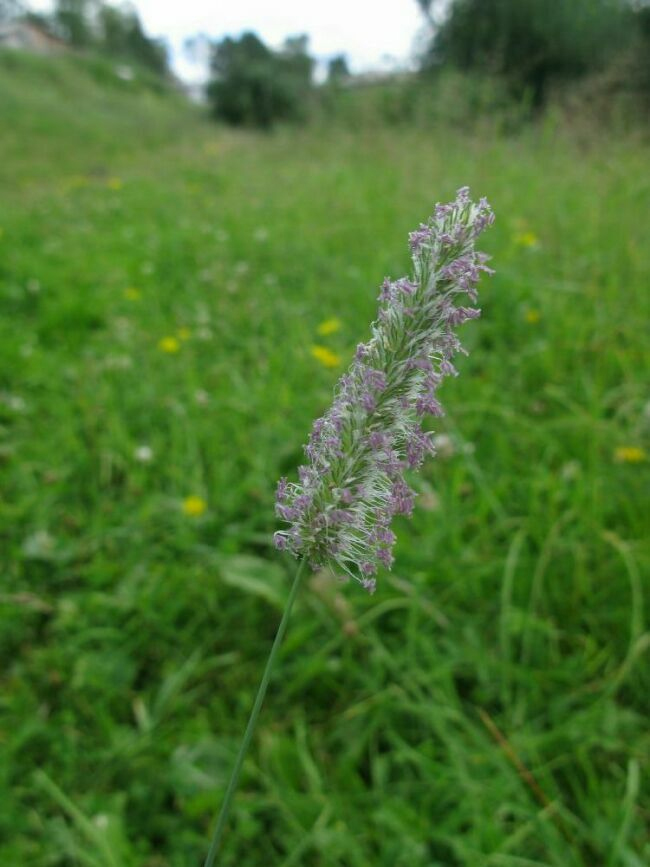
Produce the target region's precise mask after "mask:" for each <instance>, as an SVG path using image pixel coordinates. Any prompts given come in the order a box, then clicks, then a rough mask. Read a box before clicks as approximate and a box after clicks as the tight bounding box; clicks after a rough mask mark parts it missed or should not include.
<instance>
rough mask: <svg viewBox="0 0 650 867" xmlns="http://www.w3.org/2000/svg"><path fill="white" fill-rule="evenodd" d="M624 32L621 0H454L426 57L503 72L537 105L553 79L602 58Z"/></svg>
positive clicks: (564, 77) (432, 63)
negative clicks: (565, 0) (561, 0)
mask: <svg viewBox="0 0 650 867" xmlns="http://www.w3.org/2000/svg"><path fill="white" fill-rule="evenodd" d="M420 5H421V6H423V7H426V8H429V7H430V5H431V4H430V3H428V2H427V0H421V2H420ZM626 32H627V16H626V15H625V3H624V2H622V0H570V2H558V0H454V2H452V4H451V6H450V8H449V10H448V14H447V17H446V18H445V19H444V21H442V23H441V25H440V26H439V27H438V29H437V31H436V33H435V35H434V38H433V43H432V46H431V50H430V52H429V54H428V57H427V61H426V65H427V66H428V68H436V67H438V66H440V65H441V64H444V63H451V64H452V65H454V66H456V67H459V68H460V69H467V70H469V69H475V70H483V71H488V72H490V73H493V74H496V75H502V76H504V77H505V78H506V79H507V80H508V82H509V84H510V86H511V88H512V90H513V91H514V92H515V93H516V95H518V96H521V95H524V94H528V95H529V97H530V99H531V101H532V103H533V105H535V106H539V105H541V104H542V103H543V102H544V100H545V98H546V96H547V93H548V88H549V85H550V84H551V83H552V82H553V81H561V80H567V79H572V78H576V77H578V76H580V75H582V74H583V73H585V72H588V71H589V70H591V69H593V68H595V67H597V66H598V65H602V64H604V63H605V62H606V61H607V59H608V58H609V57H610V56H611V55H612V54H613V53H614V52H615V51H617V50H618V49H619V48H620V45H621V43H622V42H623V41H624V40H625V34H626Z"/></svg>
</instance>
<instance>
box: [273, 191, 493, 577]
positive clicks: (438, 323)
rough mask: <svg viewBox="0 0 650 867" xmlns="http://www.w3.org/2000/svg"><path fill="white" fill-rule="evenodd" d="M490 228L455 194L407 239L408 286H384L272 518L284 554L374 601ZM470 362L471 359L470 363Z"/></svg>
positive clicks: (486, 218)
mask: <svg viewBox="0 0 650 867" xmlns="http://www.w3.org/2000/svg"><path fill="white" fill-rule="evenodd" d="M493 222H494V214H493V213H492V209H491V207H490V205H489V204H488V202H487V200H486V199H480V201H479V203H478V204H475V203H474V202H472V200H471V198H470V193H469V189H468V188H467V187H462V188H461V189H460V190H459V191H458V193H457V195H456V199H455V201H453V202H450V203H449V204H445V205H441V204H438V205H436V206H435V208H434V213H433V216H432V217H431V218H430V219H429V221H428V222H427V223H422V224H421V225H420V226H419V228H418V229H416V230H415V231H414V232H411V234H410V235H409V246H410V249H411V254H412V259H413V274H412V276H410V277H408V278H407V277H402V278H401V279H400V280H397V281H394V282H393V281H391V280H390V279H389V278H386V279H385V280H384V282H383V284H382V287H381V291H380V295H379V301H380V305H379V312H378V315H377V320H376V321H375V322H374V323H373V325H372V336H371V338H370V340H368V341H367V342H366V343H360V344H359V345H358V347H357V351H356V354H355V357H354V361H353V362H352V365H351V367H350V369H349V370H348V372H347V373H346V374H344V375H343V376H342V377H341V379H340V380H339V383H338V386H337V389H336V392H335V396H334V402H333V404H332V406H331V408H330V409H329V410H328V412H327V413H326V414H325V415H324V416H323V417H322V418H320V419H318V420H317V421H316V422H315V423H314V425H313V427H312V431H311V434H310V437H309V442H308V444H307V446H306V447H305V452H306V454H307V458H308V463H307V465H306V466H302V467H299V468H298V477H299V480H300V481H299V482H298V483H292V482H287V480H286V479H281V480H280V482H279V483H278V490H277V499H276V513H277V515H278V516H279V517H280V518H281V519H282V520H284V521H286V522H287V523H288V524H289V527H288V529H286V530H280V531H279V532H277V533H276V534H275V536H274V541H275V545H276V547H277V548H278V549H280V550H287V551H290V552H291V553H292V554H293V555H294V556H296V557H306V558H307V559H308V561H309V562H310V563H311V564H312V565H313V566H325V565H327V566H330V567H331V568H333V569H334V570H335V571H339V572H343V573H345V575H349V576H352V577H354V578H356V579H357V581H359V583H360V584H361V586H362V587H364V588H365V589H366V590H368V591H369V592H370V593H373V592H374V590H375V586H376V579H375V577H374V576H375V575H376V573H377V571H378V569H379V567H380V566H383V567H385V568H388V569H389V568H390V567H391V565H392V562H393V554H392V548H393V545H394V543H395V534H394V533H393V531H392V530H391V529H390V523H391V521H392V519H393V517H394V516H395V515H407V516H408V515H411V513H412V511H413V506H414V500H415V493H414V491H413V490H412V489H411V487H410V486H409V484H408V483H407V481H406V479H405V478H404V471H405V470H407V469H410V470H417V469H419V468H420V466H421V465H422V463H423V462H424V460H425V458H426V457H427V456H428V455H433V454H434V447H433V443H432V439H431V435H430V434H429V433H427V432H425V431H423V430H422V428H421V427H420V421H421V418H422V416H424V415H433V416H442V415H444V410H443V408H442V405H441V404H440V402H439V400H438V396H437V389H438V387H439V386H440V385H441V383H442V382H443V380H444V379H445V377H454V376H456V375H457V373H458V372H457V370H456V368H455V367H454V365H453V363H452V361H451V359H452V357H453V356H454V355H455V354H456V353H458V352H461V353H465V350H464V349H463V347H462V346H461V344H460V341H459V340H458V338H457V337H456V334H455V332H454V328H456V327H457V326H459V325H462V324H463V323H464V322H467V321H468V320H470V319H476V318H477V317H478V316H480V312H481V311H480V310H478V309H477V308H475V307H466V306H463V305H462V304H461V303H458V302H459V301H460V300H461V299H463V298H465V299H466V298H469V299H470V301H472V302H474V301H476V298H477V292H476V286H477V283H478V281H479V278H480V276H481V274H482V273H485V274H493V273H494V272H493V271H492V269H491V268H488V267H487V265H486V264H485V263H486V261H487V259H488V257H487V256H486V255H485V254H484V253H479V252H477V251H476V250H475V249H474V241H475V240H476V238H477V237H478V236H479V235H480V234H481V232H482V231H483V230H484V229H485V228H487V227H488V226H491V225H492V223H493ZM465 354H466V353H465Z"/></svg>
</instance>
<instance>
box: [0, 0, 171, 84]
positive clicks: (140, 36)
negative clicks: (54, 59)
mask: <svg viewBox="0 0 650 867" xmlns="http://www.w3.org/2000/svg"><path fill="white" fill-rule="evenodd" d="M19 17H20V18H24V19H26V20H28V21H31V22H32V23H34V24H36V25H37V26H39V27H41V28H42V29H43V30H45V31H46V32H48V33H50V34H51V35H52V36H56V37H57V38H58V39H60V40H62V41H63V42H65V43H66V44H67V45H69V46H70V47H72V48H79V49H85V50H88V51H95V52H98V53H102V54H107V55H110V56H111V57H113V58H117V59H120V60H124V61H127V62H131V63H137V64H139V65H140V66H143V67H145V68H147V69H149V70H151V71H152V72H154V73H156V74H158V75H164V74H166V73H167V72H168V59H167V49H166V47H165V45H164V43H163V42H161V41H160V40H158V39H152V38H151V37H149V36H147V34H146V33H145V32H144V29H143V27H142V24H141V22H140V18H139V16H138V13H137V12H136V10H135V8H134V7H133V6H131V5H130V4H129V3H123V4H120V5H117V6H116V5H112V4H108V3H105V2H103V0H56V2H55V4H54V9H53V11H52V12H51V13H50V14H41V13H35V12H31V11H29V8H28V7H26V6H25V5H23V4H22V3H21V2H19V0H0V21H2V20H10V19H16V18H19Z"/></svg>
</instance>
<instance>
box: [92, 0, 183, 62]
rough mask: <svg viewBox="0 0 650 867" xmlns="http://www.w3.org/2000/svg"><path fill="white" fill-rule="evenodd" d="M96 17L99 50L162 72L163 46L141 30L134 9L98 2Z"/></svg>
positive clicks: (165, 56) (165, 60) (164, 59)
mask: <svg viewBox="0 0 650 867" xmlns="http://www.w3.org/2000/svg"><path fill="white" fill-rule="evenodd" d="M97 20H98V26H97V30H98V33H97V38H98V43H99V46H100V47H101V49H102V50H103V51H106V52H108V53H109V54H111V55H112V56H114V57H122V58H124V59H125V60H132V61H135V62H136V63H140V64H141V65H142V66H146V67H148V68H149V69H151V70H153V71H154V72H157V73H159V74H161V75H162V74H163V73H164V72H166V70H167V50H166V48H165V46H164V45H162V44H161V43H160V42H158V41H157V40H155V39H150V38H149V37H148V36H147V35H146V34H145V32H144V30H143V29H142V24H141V23H140V19H139V17H138V14H137V12H136V11H135V9H133V8H132V7H130V6H122V7H116V6H107V5H104V4H102V6H101V7H100V9H99V14H98V16H97Z"/></svg>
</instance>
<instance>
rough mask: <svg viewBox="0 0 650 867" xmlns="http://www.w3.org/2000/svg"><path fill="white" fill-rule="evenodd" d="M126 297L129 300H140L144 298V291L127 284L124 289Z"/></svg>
mask: <svg viewBox="0 0 650 867" xmlns="http://www.w3.org/2000/svg"><path fill="white" fill-rule="evenodd" d="M124 297H125V298H126V300H127V301H139V300H140V299H141V298H142V292H140V290H139V289H134V288H133V286H127V288H126V289H125V290H124Z"/></svg>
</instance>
